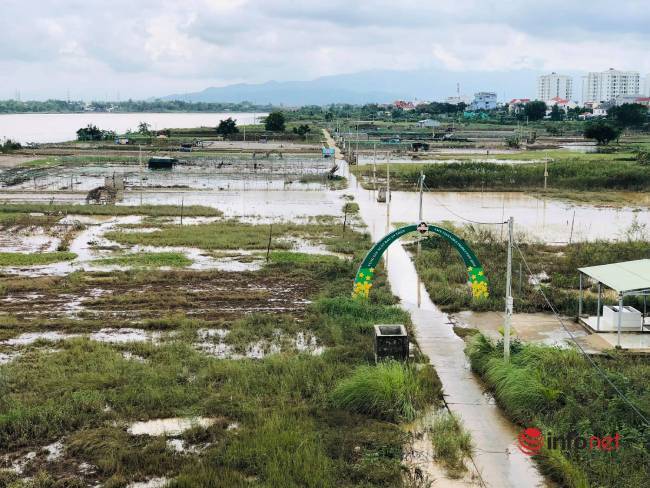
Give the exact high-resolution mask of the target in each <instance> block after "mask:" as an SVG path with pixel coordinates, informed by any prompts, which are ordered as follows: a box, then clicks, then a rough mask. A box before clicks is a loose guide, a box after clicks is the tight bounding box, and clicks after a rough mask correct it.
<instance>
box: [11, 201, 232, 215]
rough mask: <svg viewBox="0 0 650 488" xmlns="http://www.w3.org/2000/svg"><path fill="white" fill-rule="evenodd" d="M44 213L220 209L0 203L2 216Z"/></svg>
mask: <svg viewBox="0 0 650 488" xmlns="http://www.w3.org/2000/svg"><path fill="white" fill-rule="evenodd" d="M30 212H33V213H44V214H72V215H116V216H118V215H149V216H154V217H159V216H169V217H174V216H180V215H184V216H186V217H219V216H221V215H223V213H222V212H221V211H220V210H217V209H216V208H212V207H205V206H202V205H188V206H185V207H184V208H183V209H181V207H180V205H73V204H47V203H11V204H10V203H4V204H0V216H2V215H3V214H12V213H30Z"/></svg>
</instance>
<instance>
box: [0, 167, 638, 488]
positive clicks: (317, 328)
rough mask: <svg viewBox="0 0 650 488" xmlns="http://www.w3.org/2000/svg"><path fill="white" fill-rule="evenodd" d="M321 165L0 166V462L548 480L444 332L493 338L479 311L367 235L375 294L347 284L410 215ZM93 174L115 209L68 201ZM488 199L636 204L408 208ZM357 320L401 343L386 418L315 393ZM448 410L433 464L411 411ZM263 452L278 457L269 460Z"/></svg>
mask: <svg viewBox="0 0 650 488" xmlns="http://www.w3.org/2000/svg"><path fill="white" fill-rule="evenodd" d="M339 164H340V166H341V168H339V169H338V171H337V172H336V174H335V175H333V174H330V175H329V176H328V173H333V171H330V170H332V169H333V168H334V161H332V160H329V159H322V158H320V157H314V156H308V157H302V156H291V157H285V158H282V159H281V158H279V157H276V156H275V155H271V156H268V157H267V156H264V157H261V158H259V157H257V156H256V158H255V160H253V159H252V157H251V155H250V154H249V155H246V156H242V157H239V156H238V157H232V156H228V157H224V158H223V160H222V159H220V158H219V157H215V158H211V159H210V160H193V161H191V162H189V163H187V164H181V165H177V166H176V167H175V168H174V169H173V170H171V171H165V172H160V171H150V170H141V168H140V166H139V165H137V164H135V163H133V162H117V161H105V162H98V161H93V162H89V163H88V164H85V165H81V164H67V163H66V164H62V165H54V166H52V167H44V168H39V169H38V173H37V174H34V173H26V175H23V176H30V177H25V178H24V179H23V180H22V181H21V180H20V174H19V172H16V171H14V172H13V173H11V174H10V176H11V177H12V178H13V177H15V176H16V175H18V176H19V178H18V179H15V180H13V181H9V179H7V178H5V179H4V180H3V181H4V183H3V186H2V187H1V188H0V201H3V202H4V204H2V203H0V225H1V226H2V230H3V232H2V237H1V238H0V259H3V260H4V261H3V265H1V266H0V309H1V313H0V365H1V367H2V368H3V369H2V370H0V372H4V371H7V372H8V373H9V374H8V378H15V379H11V380H10V381H9V383H7V385H8V386H6V387H5V386H4V385H5V384H4V383H2V382H0V389H1V388H5V390H2V391H0V393H5V392H6V397H7V398H10V403H7V404H6V405H8V407H6V408H9V409H11V413H12V417H11V419H13V420H10V425H9V424H7V426H6V427H2V425H0V441H2V443H3V444H2V447H0V473H3V471H1V470H3V469H4V470H5V471H6V472H8V473H9V475H7V476H12V477H13V478H11V479H23V480H25V479H27V478H30V477H36V476H39V473H40V472H42V471H43V472H47V473H48V475H50V474H51V475H52V476H57V477H64V478H70V479H76V480H77V479H78V480H82V483H83V484H85V485H100V484H101V485H107V486H127V487H155V486H166V484H167V483H170V482H173V481H174V480H191V482H189V483H190V484H189V485H188V486H205V485H206V483H207V485H209V483H210V482H209V481H206V480H210V479H212V478H211V477H212V476H215V474H214V473H218V476H219V477H220V478H221V477H225V478H224V479H227V480H228V483H229V485H230V486H241V485H242V484H251V483H255V482H257V481H260V482H261V483H262V482H263V483H266V485H268V486H283V483H287V481H286V480H287V479H290V483H289V484H293V485H295V486H304V485H306V484H308V482H307V480H312V479H314V476H316V477H318V479H320V480H330V481H332V482H331V483H329V481H328V483H326V485H328V486H329V485H334V484H340V485H342V486H347V485H349V486H354V485H355V484H358V480H359V478H358V476H361V477H362V478H363V479H370V477H371V476H377V466H380V467H381V471H380V472H381V475H380V476H381V480H380V481H381V482H378V483H376V484H375V485H377V486H399V485H400V483H402V481H403V480H404V478H403V477H404V476H407V477H408V476H411V477H414V479H419V478H420V477H422V479H423V480H424V479H425V478H426V480H429V481H430V480H434V481H436V482H435V484H434V485H433V486H485V485H490V486H518V483H520V482H521V480H522V479H523V480H526V482H527V483H528V485H530V486H536V487H544V486H548V485H547V482H546V480H545V479H544V478H543V477H542V476H541V475H540V473H539V472H538V471H537V469H536V468H535V466H534V465H533V464H532V463H531V462H530V459H529V458H527V457H526V456H524V455H522V454H521V453H520V451H519V450H518V449H517V446H516V441H515V439H516V436H517V429H516V428H515V427H514V426H513V424H512V423H511V422H510V421H509V420H508V419H506V418H505V417H504V416H503V414H502V413H501V411H500V409H499V407H498V406H497V405H496V403H495V400H494V397H492V396H491V395H490V394H487V393H486V392H484V391H483V388H482V386H481V384H480V383H479V382H478V381H477V380H476V377H475V376H474V375H473V374H472V372H471V371H470V366H469V363H468V359H467V357H466V356H465V352H464V347H465V343H464V342H463V341H462V340H461V339H459V337H458V336H457V335H456V334H455V333H454V328H453V326H454V324H455V323H459V322H463V324H464V325H466V326H467V327H473V326H474V325H476V324H479V325H480V327H482V328H483V329H482V330H484V331H485V332H486V335H488V336H489V337H493V338H495V339H498V337H499V332H498V331H499V327H500V323H501V317H500V316H498V315H496V314H494V313H491V312H486V313H471V312H466V311H465V312H461V313H459V314H457V318H456V319H454V318H452V317H450V316H449V315H447V314H446V313H443V312H442V311H441V310H440V309H439V308H438V307H437V306H436V304H434V303H433V301H432V300H431V299H430V298H429V295H428V294H427V290H426V289H425V287H424V285H423V284H422V283H420V281H419V278H418V275H417V273H416V270H415V267H414V265H413V262H412V260H411V256H410V255H409V254H408V252H407V251H406V249H404V248H403V247H402V246H399V245H396V246H393V248H391V249H390V251H389V252H387V254H386V259H385V261H384V266H385V268H384V269H385V271H386V272H385V274H384V272H383V271H382V272H381V273H379V275H378V277H377V282H376V287H377V290H376V292H375V293H376V298H375V299H374V300H376V301H372V302H368V303H367V304H359V303H358V302H356V301H354V300H352V299H351V298H350V294H349V288H350V284H351V282H352V279H353V277H354V273H355V268H356V263H355V260H358V259H359V257H360V256H362V255H363V254H364V253H365V252H366V251H367V250H368V249H369V248H370V245H371V242H372V241H376V240H378V239H379V238H380V237H381V236H383V235H384V234H385V233H386V231H387V230H390V229H392V228H393V226H394V225H395V224H396V223H399V222H412V221H414V220H416V219H417V209H418V203H419V202H418V195H417V193H413V192H393V194H392V199H391V202H390V209H389V208H388V205H387V204H385V203H379V202H377V201H376V194H375V192H373V191H372V190H364V189H363V188H361V187H360V186H359V185H358V184H357V181H356V179H355V178H354V177H353V176H351V175H350V174H349V172H348V168H347V166H346V164H345V163H344V162H339ZM114 175H115V177H116V178H117V179H119V180H120V181H124V187H125V188H124V190H123V191H122V190H121V191H120V193H119V196H118V197H117V198H116V199H117V201H116V202H115V206H113V205H86V194H87V193H88V191H89V190H91V189H93V188H96V187H97V186H101V185H104V184H105V183H107V182H108V181H110V180H112V179H113V176H114ZM34 177H35V178H34ZM8 182H9V183H10V184H8ZM348 183H349V186H347V184H348ZM37 204H39V205H37ZM65 204H71V205H67V206H65ZM347 204H350V205H349V206H348V205H347ZM344 206H345V207H344ZM76 209H78V210H79V213H75V210H76ZM389 210H390V213H389V212H388V211H389ZM510 215H513V216H514V217H515V222H516V230H517V234H518V235H520V236H521V235H525V236H527V237H528V238H530V239H533V240H539V241H544V242H547V243H560V242H567V241H569V240H571V241H572V242H579V241H588V240H595V239H622V238H624V236H625V233H626V232H627V231H628V230H629V229H630V228H632V227H634V228H635V229H636V231H639V229H641V230H642V229H644V225H647V223H648V220H647V218H646V217H644V216H643V214H641V213H640V212H636V211H634V209H632V208H622V209H618V210H617V209H613V208H605V207H603V208H599V207H595V206H589V205H571V204H565V203H562V202H560V201H558V200H550V199H541V198H537V197H534V196H530V195H525V194H523V193H505V192H492V193H487V192H486V193H462V192H428V193H425V195H424V199H423V218H424V219H425V220H426V221H428V222H440V221H445V220H447V221H451V222H453V223H454V224H457V225H465V224H468V223H469V222H468V220H471V221H474V222H486V221H487V222H495V221H500V220H505V218H506V217H507V216H510ZM603 221H610V222H611V225H610V226H609V227H605V226H603V225H602V222H603ZM474 225H480V226H481V228H486V229H490V230H491V231H492V232H493V233H494V234H496V235H499V234H500V233H501V232H502V228H501V226H498V225H495V224H489V225H485V224H474ZM555 248H556V246H553V249H555ZM18 258H19V259H18ZM45 258H47V259H45ZM540 279H541V278H540ZM388 285H389V286H390V288H388ZM393 294H394V295H395V296H396V297H397V298H398V299H399V306H397V305H395V299H394V297H393ZM530 317H533V316H528V315H524V314H522V315H521V316H520V317H519V318H518V320H519V321H520V322H518V324H521V325H517V326H516V327H517V328H518V329H519V332H520V336H521V337H522V338H523V339H525V340H530V341H531V342H538V343H541V344H549V345H560V346H562V347H564V348H566V347H567V340H566V339H567V338H566V334H564V333H562V332H558V330H557V329H555V328H553V327H552V324H550V323H549V319H548V317H547V316H546V315H540V316H538V317H533V318H534V319H535V320H532V321H529V320H528V318H530ZM376 323H402V324H405V326H406V327H407V329H408V330H409V332H410V341H411V345H410V349H411V351H413V354H414V361H418V362H420V364H418V365H417V367H415V368H413V370H412V372H410V373H408V374H413V375H416V376H415V377H416V378H420V379H417V381H423V380H422V378H424V377H426V381H425V382H424V383H421V384H418V385H419V386H418V391H420V392H426V398H424V399H421V400H420V403H418V404H417V407H413V409H412V410H410V411H408V412H402V413H399V414H395V416H389V415H387V414H386V413H385V411H381V412H373V411H372V410H366V409H365V407H364V408H359V409H354V408H349V407H344V406H340V405H339V406H337V407H336V408H333V407H332V404H333V403H332V402H334V401H335V400H334V396H333V392H334V391H336V390H337V389H338V388H340V387H341V385H344V384H345V383H346V382H347V381H352V380H355V381H356V379H355V378H356V375H357V374H358V373H359V372H360V371H364V368H367V365H368V364H372V361H373V346H372V338H371V334H369V332H368V331H369V330H370V328H371V327H372V325H373V324H376ZM528 325H530V327H528ZM480 327H479V328H480ZM575 332H576V335H579V336H580V339H581V340H583V341H584V342H583V343H584V344H585V345H592V344H591V342H590V341H589V340H588V339H589V337H588V335H587V334H586V333H585V332H583V331H580V330H579V329H576V330H575ZM423 354H426V355H428V358H427V357H426V356H424V355H423ZM427 362H430V363H431V364H432V365H433V366H434V367H435V370H434V369H425V368H431V366H428V365H427V364H426V363H427ZM399 368H402V366H400V367H399ZM370 370H372V371H376V370H377V369H376V368H370ZM402 371H411V370H410V369H409V368H406V369H405V370H402ZM414 381H415V380H414ZM440 385H441V386H440ZM441 388H444V395H445V401H446V407H445V406H444V405H445V404H443V402H442V390H441ZM27 391H43V392H44V394H43V396H42V398H41V397H39V398H36V397H34V396H33V395H28V394H26V392H27ZM54 395H56V397H57V398H58V399H60V400H59V401H57V402H56V403H52V402H51V401H49V400H48V398H50V397H52V396H54ZM2 401H3V400H0V405H3V404H2V403H1V402H2ZM414 401H415V400H414ZM363 404H364V405H367V402H366V401H365V399H364V402H363ZM414 405H415V404H414ZM396 408H397V409H398V410H399V407H396ZM448 410H449V411H451V412H452V413H453V414H454V418H456V419H458V420H457V421H458V422H459V425H461V424H462V426H464V428H465V429H466V430H467V431H468V432H469V434H468V435H469V436H470V437H471V443H472V445H474V446H476V450H472V449H470V448H467V449H466V451H465V454H464V455H463V456H461V460H460V464H458V463H456V464H455V466H454V468H453V470H450V469H449V466H448V465H446V464H445V461H444V460H441V458H440V454H439V451H437V447H436V434H435V432H434V430H433V429H434V426H433V424H435V422H438V421H439V420H437V419H439V418H440V417H444V418H447V419H449V418H451V417H449V411H448ZM314 412H317V413H316V414H315V413H314ZM427 412H429V413H431V412H435V415H434V416H431V415H429V414H428V413H427ZM391 415H392V414H391ZM433 417H435V418H433ZM52 418H54V419H55V421H54V422H50V421H49V420H48V421H47V422H45V421H44V420H43V419H52ZM407 421H408V422H407ZM454 422H456V420H455V421H454ZM278 446H280V449H279V448H278ZM270 453H271V454H270ZM268 456H275V457H274V458H273V460H272V461H269V462H266V461H265V462H262V463H260V462H258V461H255V462H254V463H253V462H252V461H251V462H250V464H249V463H248V461H246V463H245V465H242V460H246V459H255V460H259V459H267V457H268ZM277 456H280V457H281V458H282V459H277V458H276V457H277ZM140 459H142V460H143V461H142V462H141V461H140ZM296 459H299V460H301V461H300V463H299V467H296V464H295V460H296ZM365 459H373V462H372V463H367V462H366V461H364V460H365ZM197 462H198V463H200V464H201V465H205V466H208V468H206V469H207V470H208V471H207V472H204V471H201V470H198V471H197ZM203 463H205V464H203ZM278 465H286V466H291V468H287V469H286V470H284V471H283V472H282V473H277V471H275V466H278ZM300 466H302V467H304V469H303V468H302V467H300ZM342 467H343V468H342ZM201 469H203V468H201ZM315 469H316V470H317V471H318V472H317V473H316V474H315V471H314V470H315ZM350 473H352V474H350ZM359 473H361V474H359ZM405 473H408V474H405ZM0 480H2V478H0ZM197 480H198V481H197ZM426 480H425V481H426ZM371 485H372V484H371Z"/></svg>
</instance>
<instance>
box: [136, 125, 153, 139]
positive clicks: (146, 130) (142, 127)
mask: <svg viewBox="0 0 650 488" xmlns="http://www.w3.org/2000/svg"><path fill="white" fill-rule="evenodd" d="M150 129H151V124H147V123H146V122H140V123H139V124H138V133H140V134H142V135H145V136H146V135H149V131H150Z"/></svg>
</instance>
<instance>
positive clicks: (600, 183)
mask: <svg viewBox="0 0 650 488" xmlns="http://www.w3.org/2000/svg"><path fill="white" fill-rule="evenodd" d="M511 157H512V158H517V159H521V156H520V155H519V154H517V155H516V156H511ZM535 157H537V158H539V157H544V156H543V155H542V154H536V155H535ZM502 159H505V158H502ZM352 171H353V172H354V173H355V174H356V175H358V176H360V177H361V179H362V181H363V182H364V184H365V185H368V184H370V182H371V181H372V180H371V179H372V171H373V170H372V165H364V166H356V167H355V166H353V167H352ZM420 171H422V172H424V175H425V177H426V181H427V186H428V187H429V188H431V189H434V190H493V191H499V190H503V191H523V190H535V189H537V190H538V189H541V188H542V187H543V186H544V163H527V164H505V163H504V164H494V163H483V162H472V161H467V162H460V163H442V162H441V163H434V164H396V165H393V166H392V167H391V175H390V176H391V187H393V186H394V187H395V189H404V190H416V188H417V184H418V179H419V177H420ZM548 173H549V176H548V184H549V186H550V187H551V188H553V189H564V190H572V191H576V190H587V191H594V190H631V191H646V190H648V189H649V188H650V173H648V171H647V170H646V168H645V167H644V166H643V165H641V164H639V163H637V162H636V161H635V160H634V155H633V154H632V153H616V154H594V155H592V154H583V155H579V156H576V155H575V154H572V155H564V156H561V159H559V160H555V161H551V162H549V163H548ZM377 174H379V175H385V174H386V166H385V165H377Z"/></svg>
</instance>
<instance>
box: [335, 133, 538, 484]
mask: <svg viewBox="0 0 650 488" xmlns="http://www.w3.org/2000/svg"><path fill="white" fill-rule="evenodd" d="M329 143H330V145H333V141H332V140H331V139H329ZM341 167H342V171H343V172H344V173H345V174H344V176H346V177H347V178H349V183H350V188H349V189H348V190H347V193H352V194H353V195H354V196H355V200H356V201H357V203H358V204H359V207H360V213H361V217H362V218H363V220H364V221H365V222H366V224H367V225H368V228H369V231H370V233H371V235H372V238H373V240H374V241H377V240H379V239H380V238H381V237H383V236H384V235H385V234H386V233H387V218H386V205H385V204H381V203H378V202H377V201H376V197H375V195H374V192H373V191H372V190H364V189H363V188H361V185H359V184H358V182H357V180H356V178H355V177H354V175H352V174H351V173H350V171H349V168H348V166H347V164H345V163H343V164H341ZM417 208H418V207H417V205H414V206H411V208H410V211H409V212H401V213H399V214H396V215H398V217H397V218H398V219H399V220H400V221H407V222H409V221H414V222H415V221H416V220H417V217H418V215H417ZM409 213H411V214H412V215H409ZM384 256H385V260H384V263H385V264H386V266H387V270H388V280H389V282H390V285H391V288H392V291H393V293H394V294H395V295H396V296H398V297H399V298H400V300H401V306H402V308H404V309H405V310H407V311H408V312H409V313H410V314H411V319H412V320H413V324H414V325H415V329H416V332H417V339H418V343H419V345H420V348H421V349H422V351H423V352H424V353H425V354H426V355H427V356H429V360H430V362H431V364H432V365H433V366H434V367H435V368H436V371H437V372H438V376H439V377H440V380H441V382H442V385H443V388H444V392H445V401H446V403H447V405H448V406H449V409H450V410H451V412H452V413H453V414H455V415H458V416H459V417H461V418H462V422H463V425H464V426H465V427H466V428H467V429H468V430H469V431H470V432H471V435H472V441H473V444H474V447H475V453H474V455H473V460H474V463H475V465H476V467H477V469H478V471H479V473H480V477H481V480H482V482H483V483H482V484H483V485H486V486H490V487H494V488H505V487H515V486H530V487H537V486H548V484H547V482H546V480H545V479H544V478H543V477H542V476H541V474H540V473H539V472H538V470H537V468H536V467H535V465H534V464H533V463H532V461H531V459H530V458H529V457H527V456H526V455H524V454H523V453H521V452H520V451H519V449H518V448H517V446H516V438H517V434H518V431H517V429H516V428H515V426H514V425H513V424H512V423H511V422H510V421H509V420H508V419H506V417H505V416H504V415H503V414H502V413H501V412H500V410H499V408H498V407H497V406H496V404H495V402H494V399H493V398H492V397H491V396H490V395H488V394H486V393H485V392H484V391H483V388H482V386H481V384H480V383H479V381H478V379H477V378H476V377H475V376H474V374H473V373H472V372H471V371H470V366H469V363H468V361H467V359H466V357H465V353H464V350H463V349H464V342H463V341H462V339H460V338H459V337H458V336H456V334H455V333H454V331H453V329H452V324H451V323H450V321H449V317H448V315H447V314H445V313H442V312H441V311H440V310H439V309H438V308H437V307H436V305H435V304H434V303H433V302H432V301H431V299H430V298H429V295H428V294H427V292H426V290H425V288H424V285H423V284H422V283H420V281H419V278H418V276H417V272H416V270H415V265H414V264H413V262H412V261H411V258H410V256H409V255H408V253H407V252H406V250H405V249H404V248H403V247H402V246H401V245H399V244H396V245H393V246H392V247H391V248H389V249H388V250H387V251H386V253H385V254H384ZM458 259H460V257H459V258H458ZM418 295H419V297H420V305H418Z"/></svg>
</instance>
